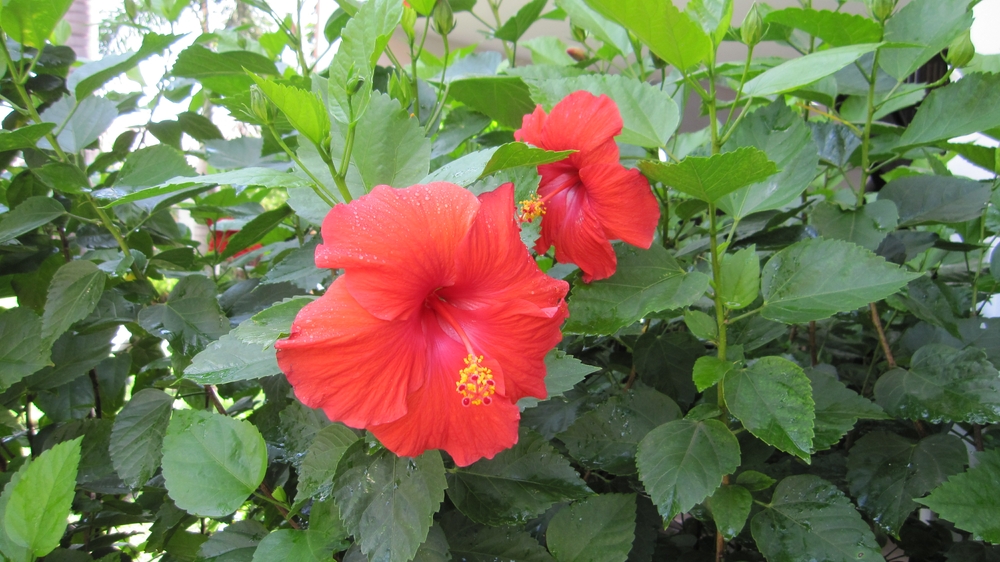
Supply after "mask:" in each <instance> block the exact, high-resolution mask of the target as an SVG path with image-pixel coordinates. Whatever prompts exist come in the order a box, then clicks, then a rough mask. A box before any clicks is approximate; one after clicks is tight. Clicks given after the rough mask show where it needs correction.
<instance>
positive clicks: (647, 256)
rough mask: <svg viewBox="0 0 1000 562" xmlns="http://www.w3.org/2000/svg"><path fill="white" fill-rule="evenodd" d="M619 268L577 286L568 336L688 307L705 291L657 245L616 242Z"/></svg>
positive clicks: (606, 330)
mask: <svg viewBox="0 0 1000 562" xmlns="http://www.w3.org/2000/svg"><path fill="white" fill-rule="evenodd" d="M615 255H616V256H617V258H618V267H617V270H616V271H615V274H614V275H612V276H611V277H610V278H608V279H604V280H602V281H595V282H593V283H589V284H587V283H582V282H579V281H578V282H577V283H575V284H574V285H573V294H572V297H571V298H570V303H569V305H570V317H569V320H568V321H567V322H566V326H565V330H566V331H567V332H573V333H580V334H613V333H614V332H616V331H618V330H619V329H621V328H624V327H625V326H628V325H629V324H631V323H633V322H635V321H636V320H639V319H640V318H642V317H643V316H645V315H646V314H649V313H651V312H659V311H661V310H669V309H675V308H681V307H684V306H688V305H690V304H691V303H693V302H694V301H696V300H698V299H699V298H700V297H701V296H702V295H703V294H704V293H705V291H706V290H707V289H708V276H707V275H704V274H702V273H698V272H686V271H685V270H684V269H683V268H681V266H680V264H678V263H677V260H675V259H674V257H673V256H671V255H670V253H669V252H667V251H666V250H665V249H664V248H663V247H662V246H660V245H658V244H654V245H653V246H652V247H650V249H649V250H642V249H639V248H636V247H634V246H630V245H626V244H619V245H617V246H616V247H615Z"/></svg>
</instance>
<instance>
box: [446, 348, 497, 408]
mask: <svg viewBox="0 0 1000 562" xmlns="http://www.w3.org/2000/svg"><path fill="white" fill-rule="evenodd" d="M455 390H456V391H457V392H458V393H459V394H461V395H462V405H463V406H479V405H485V406H489V405H490V404H491V403H493V398H491V396H493V395H494V394H496V382H494V381H493V371H491V370H490V368H489V367H485V366H483V356H482V355H480V356H479V357H476V356H475V355H471V354H470V355H469V356H468V357H466V358H465V368H464V369H462V370H461V371H459V372H458V381H457V382H456V383H455Z"/></svg>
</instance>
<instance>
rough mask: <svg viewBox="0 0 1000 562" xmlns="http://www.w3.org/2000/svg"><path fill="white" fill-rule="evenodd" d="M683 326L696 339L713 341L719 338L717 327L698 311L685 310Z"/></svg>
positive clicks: (715, 323)
mask: <svg viewBox="0 0 1000 562" xmlns="http://www.w3.org/2000/svg"><path fill="white" fill-rule="evenodd" d="M684 325H685V326H687V328H688V330H691V334H693V335H694V336H695V337H696V338H700V339H703V340H709V341H715V340H717V339H718V338H719V325H718V323H717V322H716V321H715V318H712V317H711V316H709V315H708V314H705V313H704V312H702V311H700V310H690V309H689V310H685V311H684Z"/></svg>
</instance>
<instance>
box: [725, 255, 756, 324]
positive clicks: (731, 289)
mask: <svg viewBox="0 0 1000 562" xmlns="http://www.w3.org/2000/svg"><path fill="white" fill-rule="evenodd" d="M719 277H720V281H719V283H718V287H717V288H716V289H717V290H718V291H719V296H720V297H722V302H723V303H725V305H726V307H727V308H729V309H731V310H739V309H741V308H746V307H748V306H750V305H751V304H752V303H753V301H755V300H756V299H757V295H758V294H760V258H759V257H758V256H757V249H756V248H755V247H754V246H750V247H749V248H743V249H742V250H738V251H736V252H731V253H726V254H723V256H722V268H721V270H720V271H719Z"/></svg>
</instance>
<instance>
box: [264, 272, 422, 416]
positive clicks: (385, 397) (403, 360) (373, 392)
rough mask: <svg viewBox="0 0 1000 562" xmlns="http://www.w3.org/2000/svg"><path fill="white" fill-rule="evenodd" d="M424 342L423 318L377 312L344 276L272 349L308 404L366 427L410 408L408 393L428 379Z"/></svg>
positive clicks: (299, 315) (330, 414) (293, 385)
mask: <svg viewBox="0 0 1000 562" xmlns="http://www.w3.org/2000/svg"><path fill="white" fill-rule="evenodd" d="M426 345H427V344H426V339H425V338H424V336H423V331H422V328H421V321H420V318H418V317H414V318H412V319H409V320H395V321H385V320H380V319H378V318H376V317H374V316H372V315H371V314H369V313H368V312H367V311H366V310H365V309H364V308H362V307H361V305H359V304H358V302H357V301H355V300H354V298H353V297H352V296H351V295H350V293H348V291H347V289H346V282H345V276H341V277H339V278H337V279H336V280H335V281H334V282H333V284H332V285H330V288H329V289H327V291H326V294H325V295H323V296H322V297H320V298H319V299H318V300H316V301H314V302H311V303H309V304H308V305H306V307H305V308H303V309H302V310H301V311H300V312H299V314H298V316H296V317H295V321H294V322H293V323H292V331H291V335H290V336H289V337H288V339H284V340H278V342H277V343H275V345H274V347H275V348H276V349H277V350H278V366H279V367H281V370H282V371H284V373H285V375H286V376H287V377H288V382H290V383H291V384H292V387H293V388H294V389H295V395H296V396H297V397H298V398H299V400H301V401H302V403H303V404H305V405H307V406H309V407H311V408H322V409H323V411H324V412H326V415H327V416H328V417H329V418H330V419H331V420H334V421H341V422H343V423H345V424H347V425H349V426H351V427H357V428H362V427H367V426H368V425H371V424H376V423H385V422H389V421H393V420H395V419H398V418H400V417H401V416H403V415H404V414H405V413H406V397H407V395H408V394H410V393H411V392H413V391H415V390H417V389H418V388H419V387H420V386H421V385H422V384H423V383H424V379H425V372H426Z"/></svg>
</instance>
